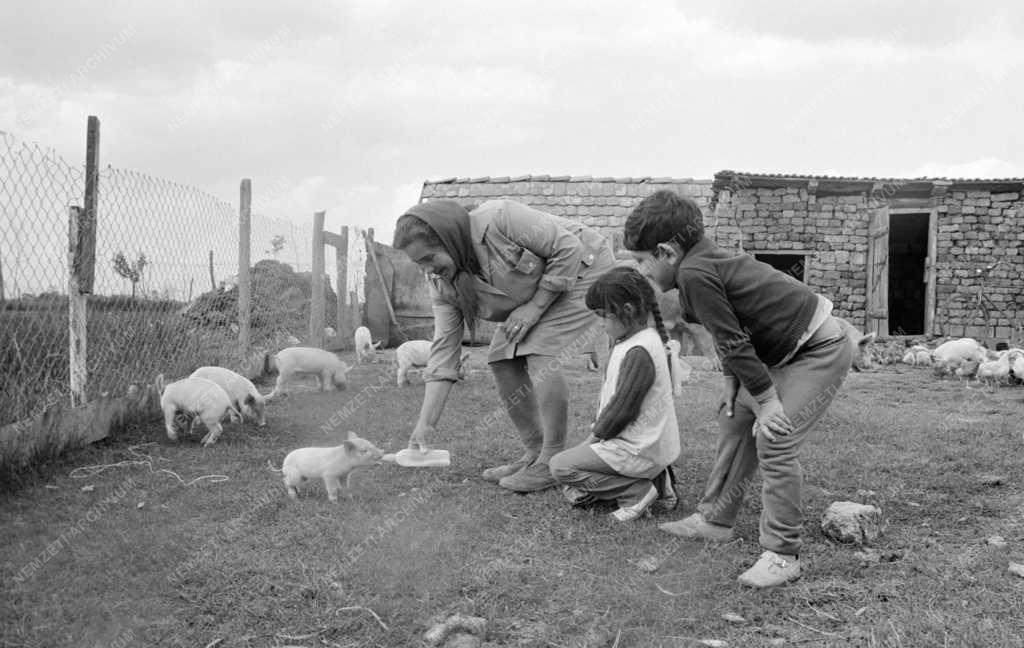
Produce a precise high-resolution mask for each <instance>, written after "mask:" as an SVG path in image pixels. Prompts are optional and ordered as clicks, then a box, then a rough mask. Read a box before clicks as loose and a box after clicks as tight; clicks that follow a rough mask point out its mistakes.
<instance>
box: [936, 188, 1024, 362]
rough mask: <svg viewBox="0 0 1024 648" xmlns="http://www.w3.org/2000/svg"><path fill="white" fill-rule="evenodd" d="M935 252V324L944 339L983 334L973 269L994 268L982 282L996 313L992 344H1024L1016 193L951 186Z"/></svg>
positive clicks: (1023, 260)
mask: <svg viewBox="0 0 1024 648" xmlns="http://www.w3.org/2000/svg"><path fill="white" fill-rule="evenodd" d="M942 207H943V208H944V213H943V211H942V210H940V213H939V233H938V250H937V252H938V253H937V257H938V258H937V261H938V263H937V267H936V272H937V282H936V283H937V288H936V291H937V297H936V302H937V309H936V310H937V311H938V314H937V316H936V323H937V324H938V325H939V326H942V327H945V329H946V330H945V333H946V334H947V335H953V336H962V335H969V336H971V337H986V336H984V335H982V331H983V328H984V324H985V321H984V317H983V316H982V315H981V314H980V313H979V312H978V309H977V308H974V307H973V305H972V304H973V300H974V299H976V295H977V290H978V285H979V282H980V280H979V278H978V270H980V269H983V268H985V266H987V265H990V264H995V263H997V262H999V263H998V265H997V266H996V267H995V269H993V270H992V272H991V274H990V275H989V276H988V278H987V279H986V280H985V289H984V290H985V295H986V296H987V297H988V298H989V299H990V300H991V301H992V303H993V305H994V306H995V310H994V311H993V312H992V314H991V318H990V323H991V324H992V325H993V326H995V331H994V334H995V338H996V339H997V340H1011V341H1015V342H1016V343H1017V344H1022V343H1024V339H1021V338H1022V337H1024V331H1022V330H1021V328H1020V327H1022V326H1024V200H1022V199H1021V191H1020V189H1018V190H1017V191H1012V192H1005V191H1003V192H993V191H988V190H973V191H972V190H970V189H969V188H967V187H964V188H963V189H960V188H958V187H956V186H953V187H951V190H950V191H949V192H948V193H947V194H946V196H945V197H944V198H943V200H942Z"/></svg>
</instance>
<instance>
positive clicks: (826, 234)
mask: <svg viewBox="0 0 1024 648" xmlns="http://www.w3.org/2000/svg"><path fill="white" fill-rule="evenodd" d="M659 189H670V190H673V191H677V192H679V193H682V194H684V195H688V196H690V197H692V198H694V200H696V201H697V203H698V204H699V205H700V207H701V209H702V211H703V212H704V224H705V228H706V230H707V233H708V236H710V237H711V238H713V239H714V240H715V241H716V242H717V243H718V244H719V245H721V246H723V247H727V248H733V249H742V250H744V251H746V252H749V253H752V254H756V253H759V252H776V253H783V252H786V251H792V253H794V254H801V253H806V254H807V262H806V267H805V281H806V282H807V284H808V285H810V286H811V287H812V288H814V289H815V290H817V291H819V292H820V293H822V294H824V295H826V296H827V297H829V299H831V300H832V301H833V303H834V304H835V307H836V309H835V312H836V314H837V315H840V316H842V317H845V318H847V319H849V320H850V321H851V322H853V323H854V324H856V325H857V326H860V327H864V326H865V325H866V301H867V283H868V268H867V260H868V226H869V223H870V221H871V218H872V215H873V214H874V213H875V212H876V211H877V210H879V209H884V208H887V207H888V208H900V207H912V208H915V210H919V211H921V212H927V211H929V210H931V209H935V211H936V213H937V225H938V232H937V241H936V248H937V249H936V265H935V273H936V312H935V316H934V327H933V333H934V334H937V335H947V336H963V335H969V336H972V337H977V338H980V339H986V340H989V341H993V340H1009V341H1011V342H1014V343H1016V344H1024V330H1022V329H1021V327H1022V326H1024V200H1022V199H1021V196H1022V195H1024V182H1022V181H1020V180H998V181H997V180H923V179H918V180H901V179H889V180H875V179H864V178H829V177H825V176H778V175H770V176H758V175H752V174H751V175H747V174H737V173H734V172H731V171H723V172H721V173H719V174H716V176H715V179H714V181H709V180H694V179H690V178H650V177H643V178H591V177H589V176H582V177H580V176H520V177H512V178H510V177H498V178H491V177H484V178H448V179H445V180H439V181H436V182H426V183H424V185H423V192H422V194H421V197H422V199H434V198H450V199H454V200H457V201H459V202H460V203H462V204H464V205H466V206H468V207H473V206H476V205H479V204H480V203H482V202H484V201H487V200H491V199H496V198H509V199H512V200H517V201H519V202H523V203H526V204H528V205H532V206H534V207H537V208H538V209H542V210H544V211H547V212H549V213H553V214H558V215H561V216H566V217H568V218H572V219H575V220H580V221H582V222H583V223H584V224H586V225H589V226H591V227H594V228H595V229H597V230H599V231H601V232H602V233H604V234H605V235H606V236H608V237H609V238H610V239H611V240H612V241H613V245H614V247H615V249H616V252H618V253H619V254H623V253H624V251H623V250H622V227H623V223H624V221H625V218H626V216H627V215H628V214H629V212H630V210H631V209H632V208H633V206H635V205H636V203H637V202H639V201H640V200H641V199H642V198H643V197H644V196H647V195H649V194H651V193H653V192H654V191H657V190H659ZM997 261H1000V263H999V265H998V266H997V267H996V268H995V270H993V271H992V273H991V276H990V277H989V278H988V279H987V281H986V284H985V294H986V295H987V296H988V298H989V299H990V300H992V303H993V304H994V306H995V309H994V310H993V311H992V313H991V316H990V325H991V329H990V330H989V331H988V332H987V333H986V330H985V326H984V325H985V320H984V317H983V315H982V314H981V313H980V312H979V311H978V309H976V308H975V307H974V306H973V303H972V302H973V300H974V299H975V294H976V292H977V286H978V285H979V279H978V276H977V270H979V269H983V268H985V266H986V265H989V264H993V263H996V262H997Z"/></svg>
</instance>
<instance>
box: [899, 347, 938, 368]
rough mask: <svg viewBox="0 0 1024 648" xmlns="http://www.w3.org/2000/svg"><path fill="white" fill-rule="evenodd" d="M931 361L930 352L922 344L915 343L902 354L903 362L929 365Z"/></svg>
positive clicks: (913, 364) (914, 364)
mask: <svg viewBox="0 0 1024 648" xmlns="http://www.w3.org/2000/svg"><path fill="white" fill-rule="evenodd" d="M931 363H932V352H931V351H929V350H928V347H926V346H924V345H923V344H915V345H914V346H912V347H910V348H909V349H907V352H906V353H904V354H903V364H908V365H912V366H915V367H916V366H919V365H930V364H931Z"/></svg>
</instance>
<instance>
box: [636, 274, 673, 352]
mask: <svg viewBox="0 0 1024 648" xmlns="http://www.w3.org/2000/svg"><path fill="white" fill-rule="evenodd" d="M640 296H641V298H642V299H643V301H644V304H645V305H646V306H647V309H648V310H650V311H651V315H653V316H654V328H655V329H657V331H658V335H659V336H661V341H662V343H665V344H667V343H668V331H667V330H666V329H665V320H664V319H663V318H662V316H661V307H660V306H658V298H657V297H656V296H655V295H654V288H652V287H651V283H650V282H649V281H647V280H646V279H644V280H643V285H642V287H641V288H640Z"/></svg>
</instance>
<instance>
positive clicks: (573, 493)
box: [562, 485, 597, 506]
mask: <svg viewBox="0 0 1024 648" xmlns="http://www.w3.org/2000/svg"><path fill="white" fill-rule="evenodd" d="M562 497H564V498H565V501H567V502H569V504H571V505H573V506H586V505H588V504H593V503H594V502H596V501H597V498H596V497H594V494H593V493H588V492H587V491H585V490H580V489H579V488H576V487H575V486H568V485H566V486H562Z"/></svg>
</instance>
